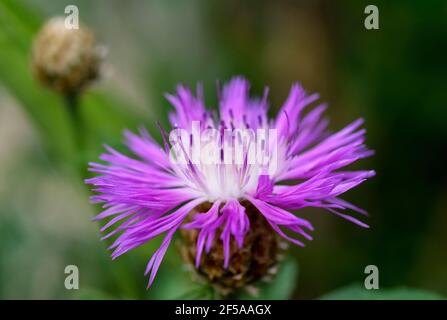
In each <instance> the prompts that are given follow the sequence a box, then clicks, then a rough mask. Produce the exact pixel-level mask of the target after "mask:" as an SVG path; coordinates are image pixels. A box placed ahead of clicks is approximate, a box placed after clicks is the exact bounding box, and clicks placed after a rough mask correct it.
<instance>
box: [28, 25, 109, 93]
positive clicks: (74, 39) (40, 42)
mask: <svg viewBox="0 0 447 320" xmlns="http://www.w3.org/2000/svg"><path fill="white" fill-rule="evenodd" d="M101 56H102V54H101V53H100V50H99V47H98V45H97V44H96V40H95V37H94V35H93V33H92V32H91V31H90V30H89V29H88V28H86V27H84V26H82V25H81V26H79V28H78V29H68V28H66V27H65V21H64V18H63V17H56V18H52V19H50V20H49V21H48V22H47V23H46V24H45V25H44V26H43V27H42V29H41V30H40V31H39V33H38V34H37V36H36V38H35V39H34V43H33V48H32V55H31V63H32V69H33V73H34V75H35V76H36V78H37V79H38V80H39V81H40V82H41V83H43V84H44V85H46V86H48V87H50V88H52V89H54V90H56V91H57V92H59V93H62V94H72V93H78V92H79V91H81V90H82V89H83V88H84V87H85V86H86V85H87V84H88V83H90V82H91V81H92V80H94V79H96V78H97V77H98V75H99V69H100V63H101V60H102V59H101Z"/></svg>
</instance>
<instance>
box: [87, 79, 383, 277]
mask: <svg viewBox="0 0 447 320" xmlns="http://www.w3.org/2000/svg"><path fill="white" fill-rule="evenodd" d="M267 92H268V91H267V90H265V94H264V96H263V97H262V98H257V99H252V98H250V97H249V84H248V82H247V81H246V80H245V79H243V78H240V77H237V78H234V79H232V80H231V81H230V82H229V83H228V84H226V85H225V86H224V88H223V90H222V92H220V94H219V99H220V101H219V110H218V112H217V114H215V113H213V112H212V111H210V110H207V109H206V108H205V106H204V101H203V94H202V89H201V88H200V87H199V88H198V90H197V94H196V95H194V94H193V93H192V92H191V91H190V90H188V89H187V88H185V87H183V86H179V87H178V89H177V94H176V95H167V99H168V100H169V102H170V103H171V104H172V105H173V106H174V108H175V112H173V113H172V114H171V115H170V122H171V125H172V126H173V128H176V129H177V131H176V132H177V133H178V134H177V135H176V134H173V133H174V132H175V131H173V132H171V135H170V136H169V143H170V144H169V143H168V138H167V137H166V136H164V139H163V140H164V147H163V148H162V147H160V146H159V145H158V144H157V143H156V142H155V141H154V140H153V139H152V138H151V136H150V135H149V134H148V133H147V132H146V131H145V130H141V131H140V134H139V135H136V134H133V133H131V132H128V131H126V132H125V138H126V141H125V143H126V145H127V147H128V148H129V149H130V151H131V152H132V153H133V154H134V155H135V156H136V157H135V158H131V157H128V156H126V155H124V154H122V153H119V152H118V151H116V150H114V149H112V148H110V147H106V149H107V153H104V154H102V155H101V156H100V159H101V160H102V161H104V162H105V164H98V163H90V171H93V172H96V173H98V174H100V175H99V176H97V177H94V178H91V179H88V180H86V182H87V183H88V184H91V185H93V186H94V189H93V191H94V192H96V193H97V194H96V195H94V196H92V201H93V202H94V203H103V208H104V211H102V212H101V213H100V214H99V215H97V216H96V217H95V220H102V219H106V218H107V223H106V224H105V225H104V226H103V227H102V228H101V232H104V231H106V230H108V233H106V235H105V236H104V237H103V238H102V239H107V238H109V237H111V236H115V235H116V239H115V241H114V243H113V244H112V245H111V247H110V248H111V249H113V253H112V258H113V259H115V258H116V257H118V256H120V255H122V254H124V253H126V252H127V251H129V250H131V249H134V248H136V247H138V246H140V245H142V244H145V243H147V242H148V241H150V240H151V239H153V238H155V237H157V236H159V235H162V234H164V240H163V241H162V243H161V245H160V247H159V248H158V250H156V252H155V253H154V255H153V256H152V258H151V259H150V261H149V263H148V265H147V268H146V274H148V273H150V277H149V286H150V285H151V284H152V282H153V281H154V277H155V275H156V273H157V270H158V268H159V266H160V263H161V261H162V259H163V256H164V254H165V253H166V250H167V248H168V246H169V244H170V242H171V240H172V238H173V235H174V233H175V232H176V231H177V230H178V229H179V228H184V229H195V230H197V232H198V236H197V244H196V251H195V252H196V259H195V260H196V266H197V267H198V266H199V264H200V261H201V256H202V255H203V253H204V252H209V250H211V249H212V245H213V241H215V239H217V238H218V237H219V240H220V241H222V247H223V253H224V267H227V266H228V265H229V262H230V261H229V260H230V256H231V255H230V249H231V246H230V240H231V238H234V241H235V242H236V243H237V246H239V247H242V246H243V245H244V237H245V235H246V234H247V232H248V231H249V230H250V227H251V226H250V220H249V218H248V216H247V214H246V206H244V205H242V204H241V203H246V202H249V203H251V204H252V205H253V206H254V207H255V208H256V209H257V210H258V211H259V214H262V215H263V217H264V218H265V219H266V220H267V222H268V223H269V224H270V225H271V227H272V228H273V230H275V231H276V233H277V234H278V235H279V236H281V237H283V238H285V239H287V240H288V241H290V242H292V243H294V244H297V245H299V246H303V245H304V244H303V242H302V240H300V238H305V239H309V240H311V239H312V238H311V236H310V235H309V234H308V232H309V231H312V230H313V227H312V225H311V223H310V222H308V221H306V220H305V219H302V218H299V217H297V216H295V215H294V214H293V213H291V212H290V211H291V210H298V209H301V208H305V207H319V208H324V209H326V210H329V211H330V212H332V213H334V214H336V215H338V216H340V217H342V218H345V219H347V220H349V221H351V222H353V223H355V224H357V225H359V226H362V227H368V226H367V225H366V224H365V223H363V222H361V221H359V220H358V219H356V218H354V217H353V216H351V215H348V214H346V213H342V211H344V210H345V209H351V210H353V211H356V212H358V213H360V214H363V215H365V214H366V212H365V211H363V210H362V209H360V208H357V207H356V206H354V205H352V204H350V203H348V202H346V201H344V200H342V199H340V198H339V196H340V195H341V194H342V193H344V192H346V191H348V190H349V189H351V188H354V187H356V186H357V185H359V184H360V183H362V182H363V181H365V180H366V179H367V178H369V177H372V176H373V175H374V174H375V173H374V171H371V170H358V171H352V170H346V169H343V168H345V167H346V166H348V165H349V164H351V163H353V162H355V161H357V160H359V159H361V158H365V157H368V156H370V155H372V151H370V150H368V149H367V148H366V146H365V145H364V139H365V138H364V135H365V130H364V129H361V128H360V127H361V125H362V123H363V120H361V119H359V120H357V121H354V122H353V123H351V124H349V125H348V126H346V127H345V128H343V129H342V130H340V131H338V132H335V133H331V134H329V133H328V132H327V131H326V128H327V124H328V121H327V119H325V118H322V114H323V112H324V110H325V109H326V105H324V104H320V105H317V106H315V107H313V108H310V107H309V106H310V105H312V104H314V102H316V101H317V99H318V95H317V94H312V95H307V94H306V93H305V91H304V90H303V88H302V87H301V86H300V85H298V84H294V85H293V86H292V89H291V91H290V93H289V96H288V97H287V100H286V101H285V103H284V105H283V106H282V107H281V109H280V111H279V112H278V115H277V116H276V118H275V119H269V118H268V117H267V109H268V103H267ZM306 108H307V109H309V110H306V111H305V110H304V109H306ZM193 124H197V126H196V131H197V129H198V130H199V131H201V132H202V133H203V132H204V131H208V132H214V133H216V132H217V133H219V135H218V137H217V139H216V140H208V143H207V144H204V143H203V140H202V138H201V137H200V139H197V135H196V133H197V132H194V128H193ZM250 130H251V131H250ZM247 131H248V132H253V133H255V134H258V133H266V132H267V131H268V134H266V135H264V136H263V137H262V139H261V138H259V136H256V137H255V138H253V137H252V136H250V135H248V137H249V139H245V138H247V136H245V138H244V137H242V134H244V133H246V132H247ZM224 132H226V133H228V132H229V133H230V134H229V135H225V134H223V133H224ZM185 134H186V136H185ZM267 135H268V138H266V136H267ZM250 137H251V138H253V139H250ZM214 138H215V137H214ZM210 141H211V142H210ZM237 142H239V144H238V146H239V148H237V150H236V149H235V148H234V145H236V144H237ZM255 145H256V148H254V146H255ZM257 147H260V148H261V149H262V152H259V149H258V148H257ZM253 150H256V151H257V153H256V152H255V153H256V155H255V158H256V156H258V155H259V154H261V155H262V157H261V160H263V161H259V158H256V159H255V160H253V158H252V157H251V156H252V155H251V154H250V153H252V152H253ZM197 152H198V154H199V155H198V154H197ZM203 154H205V155H208V157H207V156H203ZM210 154H211V156H210ZM210 159H211V160H216V159H217V160H218V161H209V160H210ZM181 160H182V161H181ZM205 160H206V161H205ZM219 160H220V161H219ZM265 160H267V161H265ZM204 203H208V204H209V206H208V208H209V209H207V211H206V212H197V210H194V209H195V208H197V207H199V206H200V205H202V204H204ZM285 230H288V231H289V233H288V234H290V232H292V233H295V234H296V237H291V236H289V235H287V234H286V233H285V232H284V231H285Z"/></svg>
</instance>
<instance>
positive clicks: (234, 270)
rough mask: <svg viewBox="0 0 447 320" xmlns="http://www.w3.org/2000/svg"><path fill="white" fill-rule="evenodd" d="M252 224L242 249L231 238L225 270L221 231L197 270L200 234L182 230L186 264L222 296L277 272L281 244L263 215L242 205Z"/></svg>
mask: <svg viewBox="0 0 447 320" xmlns="http://www.w3.org/2000/svg"><path fill="white" fill-rule="evenodd" d="M241 204H242V205H243V206H244V207H245V210H246V214H247V215H248V218H249V220H250V229H249V231H248V232H247V234H246V236H245V239H244V244H243V246H242V248H239V247H238V245H237V243H236V241H235V240H234V239H233V238H231V243H230V264H229V266H228V268H227V269H225V268H224V254H223V245H222V241H221V240H220V239H219V235H220V231H221V230H219V231H218V232H217V233H216V236H215V237H214V243H213V245H212V247H211V250H210V252H209V253H205V252H204V253H203V255H202V258H201V261H200V266H199V268H198V269H196V268H195V266H194V263H195V257H196V243H197V237H198V231H197V230H194V229H192V230H183V229H182V230H181V232H180V234H181V240H182V241H181V244H180V249H181V253H182V256H183V258H184V260H186V261H187V263H188V264H190V265H191V266H193V267H194V270H195V271H196V274H198V275H199V277H200V278H202V279H204V280H206V282H208V283H209V284H211V285H212V286H213V287H214V288H216V289H217V290H218V291H219V292H220V293H221V294H224V295H225V294H229V293H232V292H233V291H234V290H236V289H239V288H243V287H247V286H249V285H250V284H252V283H254V282H255V281H257V280H259V279H261V278H263V277H265V276H267V275H268V274H270V273H271V272H272V271H273V270H275V269H276V268H275V266H276V263H277V261H278V256H279V254H280V251H281V250H280V242H279V241H280V240H279V239H278V237H277V235H276V232H275V231H274V230H273V229H272V227H271V226H270V224H269V223H268V222H267V220H266V219H265V218H264V217H263V215H262V214H261V213H260V212H259V211H258V210H257V209H256V208H255V207H254V206H253V205H252V204H250V203H249V202H246V201H243V202H242V203H241ZM210 206H211V205H210V204H209V203H205V204H202V205H201V206H199V207H197V208H195V209H194V210H193V211H192V212H191V215H192V214H193V213H195V212H206V211H207V210H208V209H209V208H210Z"/></svg>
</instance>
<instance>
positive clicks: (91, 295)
mask: <svg viewBox="0 0 447 320" xmlns="http://www.w3.org/2000/svg"><path fill="white" fill-rule="evenodd" d="M73 298H74V299H77V300H112V299H114V297H113V296H111V295H110V294H107V293H105V292H102V291H100V290H97V289H93V288H85V289H79V291H78V292H76V294H75V295H74V297H73ZM115 299H116V298H115Z"/></svg>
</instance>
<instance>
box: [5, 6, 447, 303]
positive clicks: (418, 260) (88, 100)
mask: <svg viewBox="0 0 447 320" xmlns="http://www.w3.org/2000/svg"><path fill="white" fill-rule="evenodd" d="M68 4H76V5H77V6H78V7H79V11H80V19H81V21H82V22H83V23H85V24H86V25H88V26H89V27H90V28H91V29H93V30H94V32H95V34H96V36H97V38H98V39H99V41H100V42H101V43H102V44H103V45H104V46H106V47H107V49H108V56H107V59H106V65H105V73H104V76H103V78H102V79H101V81H100V82H98V83H96V84H95V85H94V86H93V87H92V88H91V89H90V90H89V91H88V92H87V93H86V94H85V95H84V96H83V97H82V101H81V117H82V121H83V131H82V141H83V142H84V146H85V150H84V151H82V152H79V151H78V150H76V147H75V142H74V141H75V138H74V133H75V130H74V129H73V126H72V125H71V123H70V119H69V114H68V113H67V112H66V110H65V109H64V104H63V100H62V99H61V98H60V97H59V96H58V95H56V94H55V93H53V92H51V91H49V90H47V89H45V88H43V87H41V86H40V85H39V84H37V83H36V82H35V80H34V79H33V77H32V75H31V72H30V67H29V55H30V46H31V43H32V38H33V36H34V35H35V34H36V32H37V31H38V29H39V27H40V26H41V25H42V23H43V22H44V21H45V20H46V19H48V18H50V17H52V16H56V15H63V14H64V8H65V6H66V5H68ZM368 4H374V5H376V6H378V8H379V10H380V29H379V30H369V31H368V30H366V29H365V28H364V26H363V22H364V19H365V17H366V15H365V14H364V8H365V7H366V6H367V5H368ZM446 50H447V2H446V1H441V0H440V1H422V0H420V1H404V0H396V1H379V0H376V1H373V3H370V1H368V2H366V1H354V0H351V1H340V2H336V1H331V0H320V1H310V0H308V1H260V0H257V1H254V0H249V1H236V0H227V1H198V0H197V1H180V0H172V1H162V0H157V1H143V0H133V1H118V0H114V1H112V0H107V1H106V0H97V1H88V0H83V1H75V0H70V1H57V2H55V1H50V0H1V1H0V298H3V299H13V298H25V299H31V298H40V299H47V298H59V299H61V298H64V299H76V298H149V299H161V298H177V297H181V296H182V295H183V297H185V294H187V292H189V290H190V289H191V287H193V286H194V285H192V284H191V281H190V276H189V273H188V272H187V270H184V268H183V267H182V264H181V262H180V260H179V255H178V252H177V250H176V248H175V245H173V246H171V248H170V250H169V253H168V255H167V257H166V259H165V261H164V263H163V264H162V266H161V269H160V272H159V275H158V278H157V279H156V281H155V283H154V285H153V287H152V288H151V289H150V290H146V289H145V288H146V282H147V278H145V277H144V276H143V272H144V269H145V266H146V263H147V260H148V259H149V257H150V255H151V253H152V251H153V250H154V248H155V247H156V243H153V244H149V245H147V246H144V247H143V248H140V249H138V250H136V251H133V252H131V253H129V254H127V255H125V256H123V257H121V258H119V259H118V260H117V261H115V262H111V259H110V257H109V252H107V250H106V245H105V244H104V243H101V242H100V241H99V237H100V234H99V231H98V226H97V225H96V224H95V223H92V222H91V221H90V218H91V217H92V216H93V215H94V214H95V210H97V208H95V207H94V206H92V205H90V204H89V203H88V195H89V193H88V190H87V189H86V187H85V186H84V185H83V184H82V182H81V179H80V177H79V172H78V171H77V170H76V169H74V168H76V167H78V166H79V165H82V168H83V169H84V170H85V169H86V166H87V165H86V164H87V161H91V160H96V159H97V156H98V155H99V153H100V152H101V148H102V144H103V143H107V144H110V145H112V146H117V147H118V146H119V145H120V143H121V133H122V130H123V129H124V128H129V129H131V130H135V129H136V128H137V127H138V126H139V125H142V124H143V125H145V126H146V127H147V128H148V130H149V131H150V132H152V133H154V135H155V136H156V138H157V139H159V138H160V137H159V135H158V134H157V130H156V125H155V123H156V121H160V122H161V123H162V124H165V125H166V120H167V113H168V110H169V108H170V107H169V105H168V103H167V102H166V101H165V99H164V97H163V93H164V92H172V91H173V90H174V88H175V85H176V84H177V83H179V82H181V83H184V84H187V85H190V86H194V85H195V84H196V83H197V82H198V81H203V83H204V85H205V90H206V96H207V97H206V98H207V102H208V104H210V105H215V104H216V97H215V92H214V89H215V81H216V80H221V81H226V80H228V79H229V78H230V77H231V76H232V75H239V74H241V75H245V76H246V77H247V78H248V79H249V80H250V81H251V83H252V93H254V94H261V93H262V89H263V86H264V85H268V86H269V87H270V99H271V102H272V110H273V111H275V110H277V109H278V107H279V106H280V105H281V103H282V101H283V100H284V99H285V97H286V95H287V92H288V90H289V88H290V85H291V84H292V83H293V82H294V81H300V82H301V83H302V84H303V85H304V87H305V88H307V90H308V91H311V92H320V93H321V97H322V100H324V101H327V102H328V103H329V106H330V108H329V110H328V113H329V116H330V117H331V125H330V128H331V129H334V130H335V129H339V128H341V127H342V126H343V125H345V124H347V123H348V122H350V121H352V120H354V119H356V118H358V117H364V118H365V119H366V128H367V130H368V134H367V143H368V145H369V146H370V147H371V148H372V149H375V150H376V155H375V156H374V157H373V158H371V159H367V160H364V161H362V163H360V164H358V166H359V167H362V168H373V169H375V170H376V171H377V176H376V177H375V178H374V179H372V180H371V181H369V182H367V183H365V184H364V185H362V186H361V187H360V188H357V189H356V190H354V191H351V192H349V193H348V194H347V195H346V196H345V198H346V199H347V200H350V201H352V202H354V203H355V204H357V205H359V206H361V207H363V208H365V209H366V210H368V211H369V213H370V218H368V219H367V222H368V223H369V224H370V225H371V228H370V229H369V230H364V229H361V228H358V227H356V226H355V225H352V224H350V223H348V222H347V221H344V220H342V219H339V218H336V217H335V216H333V215H331V214H328V213H326V212H324V211H321V210H306V211H302V212H300V214H301V215H303V216H304V217H306V218H308V219H309V220H311V221H312V222H313V223H314V225H315V227H316V231H315V232H314V236H315V240H314V241H312V242H310V243H308V245H307V247H306V248H304V249H301V248H291V250H290V255H291V256H292V258H291V260H290V261H291V262H288V263H286V265H285V266H284V268H282V270H283V271H282V274H281V276H279V277H278V278H280V279H279V280H278V281H282V283H279V284H276V285H277V286H279V287H278V288H279V289H278V288H276V289H271V291H270V293H269V294H270V296H269V297H270V298H280V297H291V298H317V297H320V296H322V295H324V294H325V293H327V292H330V291H333V290H335V289H337V288H340V287H344V286H349V285H350V284H351V283H362V282H363V280H364V277H365V274H364V268H365V266H367V265H369V264H374V265H377V266H378V268H379V270H380V287H381V288H396V287H397V288H401V287H414V288H419V289H422V290H429V291H433V292H436V293H438V294H440V295H444V296H446V295H447V272H446V270H447V250H446V247H447V232H445V230H444V229H445V228H447V170H446V164H447V152H446V149H447V103H446V101H447V99H446V98H447V78H446V74H447V62H446V59H445V56H446V54H445V52H446ZM155 242H157V241H155ZM297 263H298V264H299V274H297V273H298V269H297V267H296V265H297ZM70 264H74V265H77V266H78V267H79V270H80V290H77V291H76V290H74V291H68V290H66V289H65V288H64V279H65V276H66V275H65V274H64V268H65V266H66V265H70ZM285 284H288V286H286V285H285ZM275 290H279V291H278V292H279V293H276V291H275ZM349 292H351V295H350V296H349V297H356V296H358V295H359V293H358V291H355V290H354V291H349Z"/></svg>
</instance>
